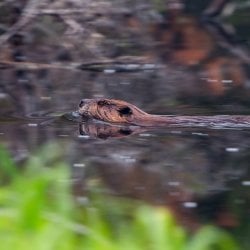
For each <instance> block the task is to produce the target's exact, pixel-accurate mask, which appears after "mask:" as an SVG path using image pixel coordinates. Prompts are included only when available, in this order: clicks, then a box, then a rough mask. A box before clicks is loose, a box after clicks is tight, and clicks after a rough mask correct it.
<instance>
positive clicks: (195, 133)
mask: <svg viewBox="0 0 250 250" xmlns="http://www.w3.org/2000/svg"><path fill="white" fill-rule="evenodd" d="M192 135H198V136H208V134H204V133H200V132H193V133H192Z"/></svg>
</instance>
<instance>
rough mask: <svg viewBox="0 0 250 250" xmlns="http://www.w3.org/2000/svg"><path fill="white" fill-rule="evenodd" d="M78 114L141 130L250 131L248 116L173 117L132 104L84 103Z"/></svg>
mask: <svg viewBox="0 0 250 250" xmlns="http://www.w3.org/2000/svg"><path fill="white" fill-rule="evenodd" d="M77 112H78V114H79V115H80V116H81V117H82V118H84V119H96V120H99V121H104V122H107V123H112V124H120V125H137V126H142V127H156V126H157V127H159V126H178V127H236V128H241V127H244V128H250V116H248V115H214V116H186V115H184V116H172V115H155V114H149V113H146V112H144V111H143V110H141V109H139V108H138V107H136V106H135V105H133V104H130V103H128V102H126V101H122V100H115V99H105V98H100V99H82V100H81V101H80V103H79V109H78V111H77Z"/></svg>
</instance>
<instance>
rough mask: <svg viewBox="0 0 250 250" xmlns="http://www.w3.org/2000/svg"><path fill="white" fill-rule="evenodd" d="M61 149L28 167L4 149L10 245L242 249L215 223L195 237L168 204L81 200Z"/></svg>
mask: <svg viewBox="0 0 250 250" xmlns="http://www.w3.org/2000/svg"><path fill="white" fill-rule="evenodd" d="M58 149H59V148H58V147H56V146H53V145H50V146H49V147H47V148H45V149H44V150H42V151H41V152H40V155H39V157H38V156H34V157H32V158H31V159H30V161H29V162H28V163H27V166H26V168H25V169H24V170H23V171H22V172H19V171H17V170H16V167H15V165H14V164H13V163H12V161H11V160H10V158H9V157H8V154H7V153H6V152H5V151H4V150H3V149H1V151H0V162H1V177H3V176H4V177H5V178H6V177H8V178H9V180H8V184H6V182H5V184H4V185H2V186H1V188H0V217H1V218H0V239H1V244H2V245H4V246H5V249H19V250H22V249H25V250H27V249H46V250H49V249H53V250H55V249H70V250H72V249H114V250H115V249H159V250H160V249H171V250H177V249H188V250H189V249H190V250H191V249H192V250H198V249H204V250H205V249H225V250H230V249H238V247H237V245H236V243H235V242H234V240H233V239H232V237H231V236H230V235H229V234H227V233H226V232H224V231H222V230H220V229H218V228H216V227H213V226H204V227H202V228H201V229H200V230H199V231H198V232H197V233H196V234H195V235H194V236H193V237H192V238H189V237H188V235H187V233H186V231H185V229H184V228H182V227H180V226H178V225H177V224H176V222H175V220H174V218H173V216H172V214H171V213H170V212H169V211H168V210H166V209H164V208H153V207H149V206H146V205H144V204H141V203H136V202H133V203H131V202H128V201H127V200H124V199H120V198H119V199H114V198H111V197H105V198H101V197H96V196H93V197H94V198H93V199H91V202H92V205H91V206H90V205H89V206H83V207H80V206H76V205H75V203H74V202H73V197H72V196H71V194H70V186H69V185H68V183H69V182H68V181H67V179H68V178H69V173H68V171H67V167H66V166H65V164H63V163H61V162H58V161H57V156H58V153H59V152H60V151H59V150H58ZM48 152H51V153H50V154H48ZM47 167H49V168H47ZM8 178H6V179H8Z"/></svg>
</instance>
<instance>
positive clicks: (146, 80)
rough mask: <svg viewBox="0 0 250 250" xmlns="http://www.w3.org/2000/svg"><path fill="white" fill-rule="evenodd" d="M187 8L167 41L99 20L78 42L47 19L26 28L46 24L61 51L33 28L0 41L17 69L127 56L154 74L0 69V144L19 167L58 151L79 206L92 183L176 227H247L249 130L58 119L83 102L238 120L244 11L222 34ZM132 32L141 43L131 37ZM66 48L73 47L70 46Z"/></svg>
mask: <svg viewBox="0 0 250 250" xmlns="http://www.w3.org/2000/svg"><path fill="white" fill-rule="evenodd" d="M239 6H241V5H239ZM198 7H199V8H203V6H198ZM198 7H197V8H198ZM187 9H188V11H191V12H190V13H191V14H190V13H189V14H183V13H179V15H180V17H179V18H180V19H178V20H182V22H183V24H182V25H183V26H182V25H181V24H180V23H181V22H180V23H179V22H174V23H173V24H172V27H170V30H167V31H166V33H164V28H162V29H160V27H158V28H159V29H158V28H157V27H155V29H156V28H157V30H155V32H154V34H152V33H148V32H146V31H145V30H140V27H139V28H138V27H136V25H135V24H136V23H135V20H129V23H130V24H131V27H130V26H127V28H126V29H125V28H124V27H123V26H124V23H123V21H121V20H120V19H119V18H118V17H115V18H116V19H117V20H116V21H117V23H116V26H115V29H114V30H113V32H114V33H115V34H116V32H117V36H116V35H115V37H114V35H113V34H112V32H110V27H109V25H111V24H110V23H102V19H101V17H99V18H100V20H99V19H98V18H97V19H96V20H95V21H93V23H91V25H92V27H87V28H86V32H87V33H88V32H89V33H88V34H92V36H91V35H90V36H88V37H87V38H86V37H84V36H85V34H82V35H81V36H80V37H74V34H72V37H70V38H69V37H68V35H67V32H66V31H65V30H64V32H65V33H63V32H62V31H61V29H59V27H57V25H59V24H60V25H62V24H61V23H60V22H59V23H57V22H58V21H57V20H53V19H52V18H51V19H50V18H49V17H47V19H46V18H45V19H39V20H37V21H36V22H37V23H38V24H39V25H40V26H45V27H46V28H48V27H49V25H50V23H51V22H52V23H54V22H55V26H54V31H53V32H56V34H57V33H58V36H59V38H61V39H64V40H63V41H64V43H65V44H64V45H59V44H58V42H55V41H54V40H53V39H52V38H55V37H54V36H53V34H50V35H49V38H50V39H51V40H49V39H48V40H47V39H45V40H43V39H44V37H45V34H44V33H43V32H45V33H46V29H45V30H42V29H40V28H39V27H40V26H39V25H38V26H37V27H35V28H34V29H37V30H35V31H34V30H29V29H27V30H25V32H27V34H26V37H25V38H24V42H23V43H22V44H18V45H17V44H8V43H7V45H8V49H9V50H10V51H11V52H10V54H11V55H13V54H15V53H14V52H20V53H21V54H25V55H27V58H26V59H25V60H26V61H31V62H37V63H40V62H43V63H50V62H51V61H56V60H57V59H58V57H59V55H60V56H61V57H60V58H61V59H62V57H63V56H62V54H63V55H64V57H63V60H61V61H62V62H63V63H65V64H67V63H69V62H71V60H72V61H73V62H81V63H82V62H83V58H84V60H86V61H87V62H88V61H91V60H94V61H98V60H99V57H101V56H105V57H110V58H111V59H112V57H113V58H114V60H115V59H116V58H115V57H116V56H125V55H127V54H129V55H130V54H132V55H133V56H144V57H145V58H146V59H147V61H146V62H145V63H146V64H145V65H160V66H161V67H159V68H157V67H156V69H152V68H151V69H152V70H142V71H138V72H127V73H126V72H124V73H116V72H115V71H114V70H113V69H112V68H108V69H106V68H104V69H103V71H102V70H101V72H94V71H81V70H72V69H68V70H65V69H60V68H58V69H57V68H53V69H47V68H46V69H38V70H31V69H27V67H26V66H23V68H21V69H16V68H11V67H10V68H8V69H2V70H1V71H0V73H1V74H0V90H1V91H0V92H1V93H0V143H1V144H4V145H6V147H7V148H8V149H9V150H10V152H11V154H12V156H13V159H14V160H15V161H16V162H17V163H18V164H19V165H22V164H23V163H24V162H25V161H26V160H27V159H28V158H29V157H30V156H31V155H33V154H34V152H36V151H39V149H40V147H41V146H42V145H46V144H47V143H50V142H57V143H59V144H60V145H62V150H63V157H62V159H63V160H64V161H66V162H68V164H69V166H70V167H71V173H72V180H70V181H71V182H72V186H73V188H74V190H75V195H76V197H77V198H78V200H82V201H84V202H86V193H87V192H88V191H89V190H91V187H92V186H91V182H93V181H98V182H100V183H102V184H103V186H104V187H105V188H104V189H103V190H99V192H100V193H102V192H103V193H109V194H111V195H113V196H114V197H116V196H121V197H129V198H133V199H136V200H143V201H146V202H147V203H150V204H160V205H164V206H168V207H170V208H172V209H173V210H175V211H176V213H177V218H178V220H179V221H181V222H182V223H184V224H186V226H187V228H193V227H196V226H197V225H202V224H205V223H211V224H214V225H217V226H220V227H223V228H227V229H232V230H235V231H237V230H239V231H240V230H242V228H244V227H245V228H246V227H247V226H248V227H249V222H248V220H249V215H250V214H249V205H250V196H249V193H250V192H249V191H250V190H249V188H250V171H249V160H250V159H249V158H250V154H249V150H250V140H249V139H250V130H249V129H241V128H223V127H222V128H213V129H211V128H192V127H190V128H168V127H164V128H160V129H159V128H158V129H157V128H155V129H152V128H151V129H144V128H140V127H136V126H113V125H111V124H104V123H92V122H83V123H78V122H75V121H70V120H67V119H65V118H64V117H62V115H63V114H65V113H68V112H72V111H75V110H77V108H78V104H79V102H80V100H81V99H82V98H95V97H107V98H116V99H122V100H126V101H128V102H131V103H133V104H135V105H137V106H139V107H140V108H141V109H143V110H145V111H147V112H150V113H155V114H168V115H171V114H174V115H184V114H185V115H213V114H249V113H250V103H249V96H250V95H249V94H250V92H249V81H250V79H249V72H250V71H249V44H250V43H249V39H250V38H249V34H248V33H249V32H248V31H247V28H248V30H249V21H248V23H247V22H246V21H245V19H244V18H243V17H244V16H246V13H245V12H244V13H245V14H244V13H243V14H242V15H243V17H242V19H243V20H241V19H239V17H238V13H239V11H240V10H241V9H240V8H239V9H236V11H235V12H234V13H233V15H230V16H227V17H225V18H224V19H223V23H224V21H226V22H227V23H228V24H230V25H232V27H234V28H235V32H234V33H227V32H226V31H225V30H224V26H223V25H222V21H221V23H220V22H219V21H218V20H216V22H215V23H213V22H206V18H207V17H206V18H204V17H203V19H204V20H203V21H200V19H198V17H197V15H195V14H197V13H196V12H197V9H196V7H195V5H190V8H187ZM192 11H193V12H192ZM144 14H145V17H147V15H149V13H148V12H147V11H145V13H144ZM236 14H237V15H236ZM107 15H108V14H107ZM139 17H140V15H139ZM247 17H248V18H249V14H248V15H247ZM107 18H109V17H107ZM141 19H142V20H141V21H145V20H144V19H143V18H141ZM201 19H202V18H201ZM228 19H229V20H228ZM156 20H158V19H157V18H156ZM0 21H1V20H0ZM132 21H133V22H132ZM79 22H80V21H79ZM146 23H147V21H146ZM132 24H133V25H134V26H133V25H132ZM63 25H64V24H63ZM91 25H90V26H91ZM105 25H106V26H105ZM60 27H61V26H60ZM246 27H247V28H246ZM64 28H65V26H64ZM222 28H223V30H222ZM65 29H66V28H65ZM91 29H93V30H94V31H93V30H91ZM123 29H124V30H123ZM186 31H187V32H189V33H188V34H187V36H186V35H185V32H186ZM36 32H37V33H36ZM95 32H96V33H95ZM138 32H139V34H140V35H141V36H136V35H135V34H138ZM31 34H33V35H34V37H32V36H31ZM46 35H47V34H46ZM36 36H37V38H36ZM40 36H41V39H40V40H39V39H38V38H40ZM82 36H83V37H82ZM164 36H165V37H164ZM135 37H136V38H135ZM139 37H141V39H144V40H143V41H144V42H142V40H140V39H139ZM194 37H195V38H196V39H193V38H194ZM42 38H43V39H42ZM84 38H86V40H84ZM233 38H234V39H233ZM71 39H72V40H71ZM91 39H92V40H91ZM232 39H233V40H232ZM80 40H81V41H83V40H84V41H85V46H83V44H82V42H81V41H80ZM173 41H174V42H173ZM122 42H124V43H122ZM71 43H72V44H74V46H75V47H76V48H79V49H72V48H71V47H70V46H69V44H71ZM126 43H127V45H126ZM142 44H143V45H142ZM184 45H186V47H185V46H184ZM53 46H54V47H53ZM67 46H68V47H67ZM126 46H127V47H126ZM31 48H32V49H31ZM149 48H151V49H149ZM152 48H153V49H152ZM76 52H77V53H76ZM146 52H147V53H148V52H150V53H149V54H150V55H149V56H148V55H147V53H146ZM6 53H7V52H6ZM66 55H68V56H69V57H70V58H71V59H69V58H68V57H67V56H66ZM51 57H53V58H52V59H51ZM56 58H57V59H56ZM65 58H66V59H65ZM12 59H13V60H14V59H15V58H12ZM137 59H138V58H137ZM131 60H132V59H130V60H129V62H130V61H131ZM125 61H126V60H125ZM144 61H145V59H144ZM129 65H130V66H131V65H132V66H133V65H134V64H133V63H131V62H130V64H128V66H129ZM144 68H146V66H145V67H144ZM128 70H129V67H128ZM247 223H248V224H247ZM246 231H247V229H245V232H246ZM248 232H249V231H248ZM246 238H247V237H246Z"/></svg>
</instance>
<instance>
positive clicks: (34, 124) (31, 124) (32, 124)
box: [28, 123, 38, 127]
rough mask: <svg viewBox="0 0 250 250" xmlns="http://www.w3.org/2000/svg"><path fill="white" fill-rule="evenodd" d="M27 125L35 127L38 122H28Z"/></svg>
mask: <svg viewBox="0 0 250 250" xmlns="http://www.w3.org/2000/svg"><path fill="white" fill-rule="evenodd" d="M28 126H29V127H37V126H38V124H37V123H28Z"/></svg>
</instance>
